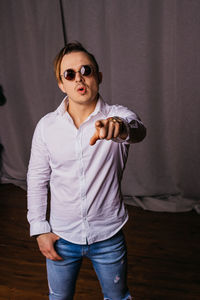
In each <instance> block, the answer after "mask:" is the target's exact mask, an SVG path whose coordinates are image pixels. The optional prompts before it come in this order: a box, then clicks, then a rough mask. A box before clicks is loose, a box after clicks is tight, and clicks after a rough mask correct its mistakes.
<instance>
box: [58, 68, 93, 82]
mask: <svg viewBox="0 0 200 300" xmlns="http://www.w3.org/2000/svg"><path fill="white" fill-rule="evenodd" d="M76 73H80V74H81V76H85V77H87V76H90V75H91V74H92V73H93V68H92V67H91V66H89V65H84V66H82V67H81V68H80V70H79V71H74V70H73V69H68V70H66V71H65V72H64V73H63V75H61V76H63V77H64V78H65V79H66V80H71V81H72V80H74V79H75V77H76Z"/></svg>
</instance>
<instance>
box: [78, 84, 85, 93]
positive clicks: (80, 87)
mask: <svg viewBox="0 0 200 300" xmlns="http://www.w3.org/2000/svg"><path fill="white" fill-rule="evenodd" d="M86 91H87V89H86V86H84V85H81V86H78V88H77V92H78V93H80V94H82V95H83V94H85V93H86Z"/></svg>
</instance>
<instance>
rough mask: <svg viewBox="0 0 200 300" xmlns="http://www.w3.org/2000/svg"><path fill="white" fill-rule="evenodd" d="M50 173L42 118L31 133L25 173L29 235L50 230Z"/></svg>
mask: <svg viewBox="0 0 200 300" xmlns="http://www.w3.org/2000/svg"><path fill="white" fill-rule="evenodd" d="M50 174H51V168H50V165H49V153H48V149H47V147H46V144H45V142H44V138H43V120H40V121H39V123H38V125H37V126H36V129H35V132H34V135H33V140H32V147H31V156H30V161H29V166H28V173H27V187H28V188H27V197H28V214H27V219H28V221H29V223H30V235H31V236H33V235H38V234H41V233H47V232H50V231H51V228H50V225H49V222H48V221H47V220H46V212H47V195H48V185H49V179H50Z"/></svg>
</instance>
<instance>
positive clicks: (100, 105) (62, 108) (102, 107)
mask: <svg viewBox="0 0 200 300" xmlns="http://www.w3.org/2000/svg"><path fill="white" fill-rule="evenodd" d="M67 105H68V96H65V98H64V99H63V100H62V102H61V104H60V105H59V106H58V108H57V109H56V111H55V112H56V113H57V114H58V115H60V116H63V115H64V114H65V113H66V107H67ZM98 113H101V114H103V117H105V118H106V116H107V109H106V103H105V102H104V100H103V99H102V97H101V96H100V95H99V99H98V101H97V104H96V107H95V110H94V111H93V112H92V113H91V114H90V117H91V116H95V115H97V114H98Z"/></svg>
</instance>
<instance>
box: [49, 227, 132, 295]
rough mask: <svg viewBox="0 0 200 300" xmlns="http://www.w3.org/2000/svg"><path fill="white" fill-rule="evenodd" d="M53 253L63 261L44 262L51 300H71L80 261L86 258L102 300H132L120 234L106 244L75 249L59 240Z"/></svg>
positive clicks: (123, 244) (80, 246)
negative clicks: (95, 277) (102, 297)
mask: <svg viewBox="0 0 200 300" xmlns="http://www.w3.org/2000/svg"><path fill="white" fill-rule="evenodd" d="M55 250H56V251H57V253H58V254H59V255H60V256H61V257H62V258H63V260H62V261H52V260H50V259H47V275H48V283H49V299H50V300H58V299H59V300H72V299H73V296H74V293H75V285H76V279H77V276H78V273H79V270H80V266H81V262H82V258H83V257H84V256H86V257H88V258H89V259H90V260H91V261H92V264H93V267H94V269H95V272H96V274H97V276H98V279H99V282H100V285H101V288H102V292H103V295H104V299H106V300H111V299H112V300H125V299H132V298H131V296H130V293H129V291H128V287H127V283H126V277H127V255H126V245H125V240H124V235H123V233H122V231H120V232H118V233H117V234H116V235H115V236H113V237H112V238H110V239H107V240H105V241H101V242H97V243H94V244H91V245H78V244H73V243H70V242H68V241H66V240H64V239H62V238H60V239H59V240H58V241H56V243H55Z"/></svg>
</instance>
